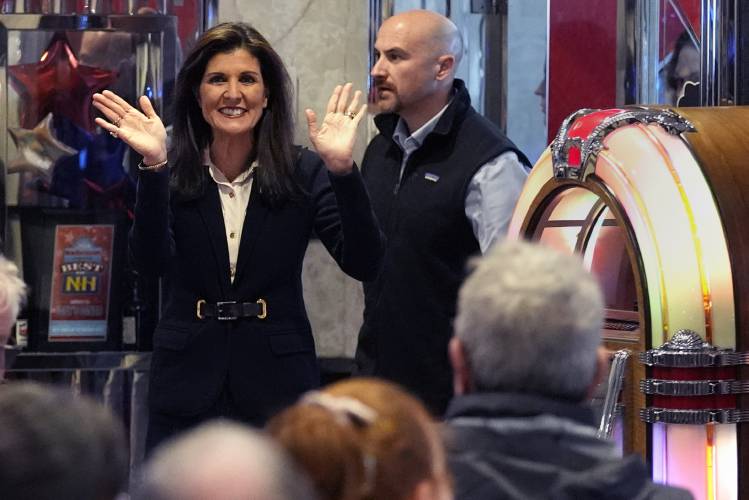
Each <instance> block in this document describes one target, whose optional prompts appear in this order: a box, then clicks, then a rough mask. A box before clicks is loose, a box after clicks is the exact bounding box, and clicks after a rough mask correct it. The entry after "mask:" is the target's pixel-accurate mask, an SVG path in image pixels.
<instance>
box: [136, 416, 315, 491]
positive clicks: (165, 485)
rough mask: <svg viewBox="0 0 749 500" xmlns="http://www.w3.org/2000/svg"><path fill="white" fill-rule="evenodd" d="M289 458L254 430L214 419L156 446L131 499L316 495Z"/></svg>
mask: <svg viewBox="0 0 749 500" xmlns="http://www.w3.org/2000/svg"><path fill="white" fill-rule="evenodd" d="M315 498H316V497H315V495H314V493H313V490H312V486H311V484H310V483H309V481H308V480H307V478H306V477H304V476H303V475H302V473H301V472H299V471H298V470H297V469H296V467H295V466H294V464H293V463H292V462H291V460H290V459H289V458H288V457H287V456H286V455H285V454H284V453H283V451H282V450H281V449H280V448H278V446H277V445H276V443H274V442H272V441H270V440H269V439H268V438H267V437H265V436H263V435H262V434H260V433H259V432H257V431H256V430H253V429H250V428H248V427H245V426H243V425H241V424H238V423H233V422H229V421H221V420H216V421H213V422H208V423H205V424H203V425H201V426H200V427H197V428H195V429H193V430H191V431H189V432H187V433H185V434H182V435H180V436H179V437H177V438H175V439H173V440H172V441H167V442H165V443H164V444H162V445H161V446H160V447H159V448H157V449H156V452H155V453H154V455H153V456H152V457H151V459H150V460H149V462H148V463H147V464H146V467H145V472H144V477H143V481H142V484H141V485H140V488H139V490H138V491H136V493H135V494H134V495H133V499H134V500H206V499H210V500H239V499H243V500H244V499H247V500H314V499H315Z"/></svg>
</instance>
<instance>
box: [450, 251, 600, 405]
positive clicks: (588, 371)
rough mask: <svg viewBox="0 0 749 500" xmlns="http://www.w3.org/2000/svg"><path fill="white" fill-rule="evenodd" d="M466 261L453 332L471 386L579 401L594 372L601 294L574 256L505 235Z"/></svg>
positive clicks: (593, 279)
mask: <svg viewBox="0 0 749 500" xmlns="http://www.w3.org/2000/svg"><path fill="white" fill-rule="evenodd" d="M473 265H474V266H475V268H474V269H473V272H472V274H471V275H470V276H469V277H468V279H467V280H466V281H465V283H464V284H463V286H462V288H461V290H460V294H459V299H458V313H457V317H456V319H455V335H456V337H457V338H458V339H459V340H460V342H461V343H462V345H463V348H464V352H465V356H466V358H467V362H468V366H469V367H470V368H469V369H470V373H471V377H472V382H473V386H474V390H476V391H518V392H528V393H535V394H541V395H546V396H552V397H558V398H565V399H571V400H582V399H583V398H584V397H585V395H586V393H587V390H588V388H589V387H590V385H591V384H592V383H593V381H594V378H595V375H596V368H597V350H598V346H599V345H600V329H601V326H602V321H603V299H602V297H601V292H600V289H599V287H598V283H597V282H596V280H595V278H594V277H593V276H592V275H591V274H590V273H589V272H588V271H587V270H586V269H585V268H584V267H583V264H582V262H581V260H580V259H579V258H578V256H575V255H565V254H561V253H559V252H557V251H555V250H552V249H550V248H547V247H543V246H540V245H534V244H531V243H527V242H522V241H505V242H503V243H500V244H498V245H497V246H496V247H495V248H494V249H493V250H492V251H491V252H490V253H489V254H487V255H486V256H484V257H483V258H481V259H480V260H478V261H477V262H474V264H473Z"/></svg>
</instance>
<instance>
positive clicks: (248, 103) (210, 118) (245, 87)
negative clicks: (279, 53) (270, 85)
mask: <svg viewBox="0 0 749 500" xmlns="http://www.w3.org/2000/svg"><path fill="white" fill-rule="evenodd" d="M198 100H199V103H200V109H201V111H202V112H203V118H204V119H205V121H206V122H207V123H208V125H210V127H211V130H212V131H213V138H214V140H215V139H216V138H220V137H221V136H222V135H225V136H237V135H246V134H249V133H251V132H252V130H253V129H254V128H255V126H256V125H257V123H258V122H259V121H260V118H261V117H262V116H263V109H265V107H266V106H267V105H268V97H267V94H266V90H265V85H264V83H263V75H262V74H261V71H260V62H259V61H258V60H257V58H256V57H255V56H253V55H252V54H250V53H249V52H248V51H247V50H245V49H236V50H234V51H232V52H226V53H219V54H216V55H215V56H213V57H212V58H211V59H210V60H209V61H208V64H207V65H206V68H205V73H204V74H203V78H202V80H201V81H200V88H199V92H198Z"/></svg>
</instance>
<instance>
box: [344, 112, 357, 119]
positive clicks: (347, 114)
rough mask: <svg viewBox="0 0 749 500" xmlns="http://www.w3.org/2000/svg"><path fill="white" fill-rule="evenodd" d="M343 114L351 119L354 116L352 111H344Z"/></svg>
mask: <svg viewBox="0 0 749 500" xmlns="http://www.w3.org/2000/svg"><path fill="white" fill-rule="evenodd" d="M343 115H344V116H348V117H349V118H351V119H352V120H353V119H354V118H356V113H354V112H353V111H346V112H345V113H343Z"/></svg>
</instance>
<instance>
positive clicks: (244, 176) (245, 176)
mask: <svg viewBox="0 0 749 500" xmlns="http://www.w3.org/2000/svg"><path fill="white" fill-rule="evenodd" d="M203 164H204V165H206V166H207V167H208V173H210V174H211V178H212V179H213V181H214V182H215V183H216V184H226V185H229V186H232V185H238V184H244V183H246V182H247V181H248V180H249V179H250V175H251V174H252V171H253V170H255V169H256V168H257V167H258V163H257V160H254V161H253V162H252V164H251V165H250V168H248V169H247V170H245V171H244V172H242V173H241V174H239V175H238V176H237V178H236V179H234V180H233V181H231V182H230V181H229V180H228V179H227V178H226V176H225V175H224V173H223V172H222V171H221V170H219V168H218V167H217V166H216V165H214V163H213V161H211V154H210V152H209V151H208V149H207V148H206V149H205V150H204V151H203Z"/></svg>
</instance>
